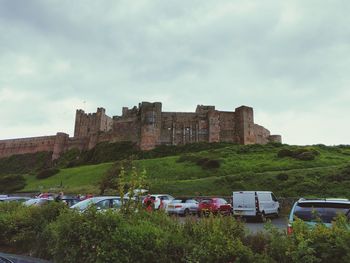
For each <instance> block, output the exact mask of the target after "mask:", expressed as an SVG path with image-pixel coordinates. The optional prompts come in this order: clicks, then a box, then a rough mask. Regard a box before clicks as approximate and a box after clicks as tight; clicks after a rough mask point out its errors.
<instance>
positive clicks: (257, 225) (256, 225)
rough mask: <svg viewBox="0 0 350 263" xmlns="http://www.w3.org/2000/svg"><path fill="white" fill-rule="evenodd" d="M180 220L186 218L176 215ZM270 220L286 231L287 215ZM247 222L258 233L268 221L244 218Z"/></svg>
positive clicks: (249, 228) (183, 220) (252, 230)
mask: <svg viewBox="0 0 350 263" xmlns="http://www.w3.org/2000/svg"><path fill="white" fill-rule="evenodd" d="M176 218H177V219H178V220H179V221H180V222H185V218H184V217H176ZM192 218H193V219H194V218H195V219H196V220H200V218H198V217H197V216H193V217H192ZM268 220H269V221H271V223H272V225H273V226H274V227H276V228H278V229H280V230H281V231H285V230H287V218H286V217H279V218H272V219H268ZM244 221H245V222H244V223H245V226H246V227H247V228H248V230H249V232H251V233H256V232H259V231H264V229H265V228H264V227H265V225H266V224H268V223H261V222H259V221H257V220H253V219H247V220H244Z"/></svg>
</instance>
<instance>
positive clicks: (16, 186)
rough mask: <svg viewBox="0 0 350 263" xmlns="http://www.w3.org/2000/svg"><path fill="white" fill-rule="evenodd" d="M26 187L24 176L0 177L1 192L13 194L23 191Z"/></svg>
mask: <svg viewBox="0 0 350 263" xmlns="http://www.w3.org/2000/svg"><path fill="white" fill-rule="evenodd" d="M25 186H26V182H25V179H24V177H23V176H22V175H4V176H0V192H4V193H12V192H15V191H18V190H21V189H23V188H24V187H25Z"/></svg>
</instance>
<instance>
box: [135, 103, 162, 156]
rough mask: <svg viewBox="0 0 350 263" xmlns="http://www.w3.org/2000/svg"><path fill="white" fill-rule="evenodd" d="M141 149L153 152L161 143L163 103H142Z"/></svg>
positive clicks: (140, 106)
mask: <svg viewBox="0 0 350 263" xmlns="http://www.w3.org/2000/svg"><path fill="white" fill-rule="evenodd" d="M139 108H140V114H141V116H140V118H141V136H140V149H141V150H151V149H153V148H154V147H155V146H156V145H158V144H159V143H160V132H161V114H162V103H160V102H154V103H150V102H142V103H141V104H140V105H139Z"/></svg>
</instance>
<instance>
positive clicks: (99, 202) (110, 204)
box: [70, 196, 125, 212]
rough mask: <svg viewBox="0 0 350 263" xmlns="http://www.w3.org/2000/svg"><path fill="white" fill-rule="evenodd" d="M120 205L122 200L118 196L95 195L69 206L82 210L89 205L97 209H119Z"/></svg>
mask: <svg viewBox="0 0 350 263" xmlns="http://www.w3.org/2000/svg"><path fill="white" fill-rule="evenodd" d="M124 199H125V198H124ZM121 205H122V202H121V198H120V197H119V196H97V197H92V198H89V199H86V200H84V201H81V202H79V203H76V204H75V205H72V206H71V207H70V208H73V209H77V210H78V211H80V212H84V211H85V210H86V209H87V208H88V207H90V206H95V207H96V209H97V210H106V209H110V208H113V209H120V207H121Z"/></svg>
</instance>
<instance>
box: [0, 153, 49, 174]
mask: <svg viewBox="0 0 350 263" xmlns="http://www.w3.org/2000/svg"><path fill="white" fill-rule="evenodd" d="M51 155H52V152H38V153H27V154H20V155H12V156H10V157H6V158H1V159H0V175H1V174H3V175H6V174H25V173H33V172H36V171H39V170H42V169H45V168H48V167H51Z"/></svg>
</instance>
